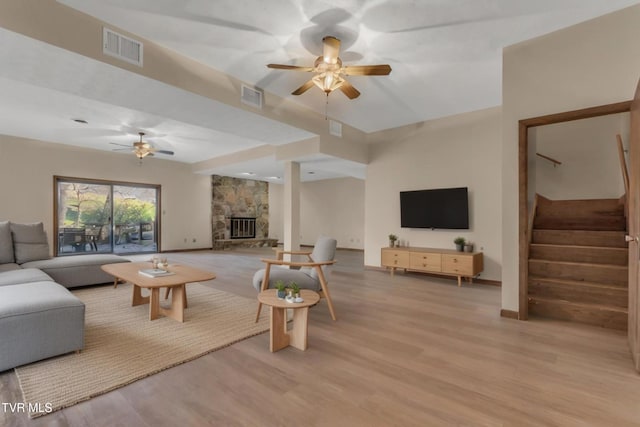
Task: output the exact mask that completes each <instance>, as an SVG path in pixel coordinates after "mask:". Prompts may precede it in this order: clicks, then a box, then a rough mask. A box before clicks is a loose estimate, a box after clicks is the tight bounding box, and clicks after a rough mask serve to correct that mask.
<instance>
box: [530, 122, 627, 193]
mask: <svg viewBox="0 0 640 427" xmlns="http://www.w3.org/2000/svg"><path fill="white" fill-rule="evenodd" d="M529 132H530V141H531V140H534V141H535V144H533V145H535V146H536V148H537V152H538V153H540V154H544V155H546V156H549V157H552V158H554V159H556V160H558V161H561V162H562V164H561V165H557V166H555V167H554V164H553V163H551V162H550V161H548V160H545V159H543V158H541V157H539V156H535V154H534V156H535V157H533V160H534V161H533V162H532V163H533V168H534V170H531V171H530V175H529V177H530V179H529V182H530V183H533V185H532V187H533V188H532V190H535V191H536V192H537V193H539V194H541V195H543V196H544V197H547V198H550V199H553V200H563V199H564V200H570V199H607V198H611V199H613V198H618V197H620V196H622V195H623V194H624V183H623V182H622V173H621V170H620V160H619V158H618V148H617V144H616V138H615V135H616V134H620V135H622V136H623V141H625V142H626V141H628V139H629V113H622V114H613V115H609V116H602V117H594V118H591V119H584V120H576V121H573V122H565V123H556V124H553V125H547V126H538V127H535V128H531V129H530V130H529ZM530 164H531V163H530ZM532 175H534V178H535V179H531V177H532Z"/></svg>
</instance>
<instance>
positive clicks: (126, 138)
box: [0, 0, 640, 180]
mask: <svg viewBox="0 0 640 427" xmlns="http://www.w3.org/2000/svg"><path fill="white" fill-rule="evenodd" d="M59 2H60V3H62V4H65V5H68V6H71V7H73V8H76V9H78V10H80V11H82V12H85V13H87V14H90V15H93V16H95V17H97V18H98V19H101V20H103V21H106V22H108V23H110V24H112V25H114V26H117V27H120V28H123V29H125V30H127V31H129V32H131V33H133V34H138V35H140V36H142V37H145V38H147V39H149V40H152V41H154V42H155V43H158V44H160V45H163V46H165V47H168V48H170V49H173V50H175V51H178V52H180V53H181V54H183V55H186V56H189V57H191V58H194V59H196V60H198V61H200V62H202V63H204V64H207V65H209V66H211V67H213V68H216V69H218V70H220V71H223V72H225V73H227V74H230V75H233V76H235V77H237V78H238V79H240V80H242V81H245V82H247V83H249V84H252V85H255V86H257V87H260V88H262V89H264V90H265V91H267V92H271V93H274V94H277V95H279V96H281V97H285V98H290V99H293V100H295V101H296V102H299V103H301V104H302V105H305V106H307V107H310V108H312V109H314V110H316V111H318V112H320V113H322V114H324V111H325V97H324V95H323V93H322V92H320V91H319V90H318V89H316V88H312V89H311V90H309V91H308V92H306V93H305V94H303V95H302V96H299V97H294V96H292V95H290V92H291V91H292V90H294V89H295V88H297V87H298V86H300V85H301V84H302V83H304V82H305V81H306V80H307V79H308V78H309V75H308V74H307V73H296V72H290V71H280V70H271V69H267V68H266V64H267V63H283V64H296V65H311V64H312V62H313V60H314V58H315V57H316V56H317V55H319V54H320V52H321V39H322V37H323V36H325V35H334V36H337V37H338V38H340V39H341V40H342V52H341V57H342V59H343V61H344V62H345V63H346V64H379V63H388V64H390V65H391V67H392V69H393V71H392V73H391V75H390V76H370V77H365V76H355V77H350V78H349V80H350V81H351V83H352V84H353V85H354V86H355V87H356V88H357V89H359V90H360V91H361V92H362V95H361V96H360V97H359V98H358V99H356V100H352V101H350V100H348V99H347V98H346V97H344V96H343V95H342V94H341V93H334V94H332V95H331V96H330V97H329V107H328V114H329V116H331V117H333V118H335V119H336V120H339V121H341V122H344V123H347V124H349V125H351V126H353V127H356V128H358V129H361V130H363V131H365V132H373V131H377V130H381V129H387V128H392V127H397V126H401V125H405V124H409V123H415V122H419V121H424V120H428V119H432V118H437V117H442V116H446V115H450V114H457V113H462V112H465V111H472V110H476V109H481V108H487V107H492V106H497V105H499V104H500V102H501V67H502V65H501V52H502V48H503V47H504V46H506V45H509V44H513V43H516V42H519V41H522V40H526V39H529V38H532V37H535V36H539V35H542V34H545V33H548V32H550V31H553V30H556V29H559V28H563V27H566V26H569V25H572V24H575V23H577V22H581V21H584V20H586V19H590V18H593V17H596V16H599V15H602V14H604V13H607V12H610V11H614V10H617V9H620V8H623V7H626V6H629V5H633V4H637V3H640V1H637V0H635V1H632V0H608V1H602V0H536V1H532V0H422V1H408V0H371V1H368V0H325V1H318V0H299V1H295V0H269V1H264V0H216V1H211V0H191V1H179V0H173V1H172V0H59ZM0 57H2V58H3V64H2V67H0V93H2V96H1V97H0V133H4V134H9V135H17V136H24V137H28V138H35V139H41V140H45V141H52V142H61V143H66V144H73V145H82V146H87V147H91V148H96V149H102V150H110V149H112V148H113V147H114V146H112V145H110V144H109V143H110V142H115V143H122V144H129V143H131V142H132V140H133V139H135V137H136V135H135V134H136V133H137V132H138V131H140V130H141V131H145V132H147V133H149V134H151V135H150V137H149V138H148V139H149V140H151V141H153V142H154V143H155V144H156V145H157V146H158V148H161V149H167V150H173V151H175V153H176V154H175V156H174V157H173V159H174V160H178V161H183V162H187V163H193V162H196V161H199V160H204V159H207V158H213V157H217V156H221V155H225V154H229V153H231V152H234V151H239V150H244V149H248V148H252V147H256V146H259V145H262V144H286V143H289V142H294V141H300V140H305V139H308V138H310V137H312V136H313V134H312V133H310V132H308V131H305V130H302V129H298V128H295V127H292V126H289V125H286V124H283V123H279V122H276V121H274V120H270V119H266V118H264V117H262V116H259V115H256V114H251V113H249V112H247V111H245V110H240V109H237V108H233V107H230V106H227V105H224V104H222V103H220V102H216V101H214V100H211V99H209V98H204V97H202V96H198V95H195V94H192V93H188V92H186V91H183V90H180V89H177V88H175V87H171V86H168V85H166V84H163V83H160V82H158V81H154V80H152V79H148V78H145V77H142V76H140V75H137V74H134V73H129V72H127V71H124V70H123V69H120V68H117V67H113V66H110V65H108V64H104V63H101V62H99V61H95V60H91V59H88V58H84V57H81V56H80V55H77V54H74V53H72V52H69V51H66V50H63V49H59V48H56V47H54V46H51V45H48V44H45V43H42V42H38V41H36V40H33V39H29V38H27V37H24V36H21V35H18V34H15V33H12V32H9V31H7V30H4V29H0ZM43 64H46V66H43ZM167 99H171V100H172V102H171V103H167V102H166V100H167ZM71 118H83V119H85V120H87V121H88V122H89V124H88V125H81V124H78V123H75V122H73V121H71V120H70V119H71ZM127 155H130V154H128V153H127ZM158 157H160V155H159V156H158ZM303 161H304V162H307V163H308V165H307V166H303V171H304V170H305V168H309V170H311V169H315V171H316V172H317V173H315V174H306V173H305V174H303V175H306V176H303V179H304V180H312V179H320V178H327V177H336V176H357V177H360V178H363V177H364V167H363V166H361V165H360V166H358V165H354V164H353V162H346V161H342V160H340V159H326V158H323V156H317V157H314V158H309V159H303ZM248 168H253V169H254V170H255V171H260V176H259V177H258V178H262V179H266V178H267V177H269V176H282V165H281V164H278V162H276V161H275V160H274V159H273V158H270V157H265V158H264V159H262V161H257V160H253V161H252V162H250V164H236V165H228V166H227V167H225V168H224V169H223V168H220V171H216V173H221V174H222V173H224V174H228V175H231V176H241V175H240V173H241V172H252V171H249V170H247V169H248ZM254 173H256V174H257V172H254Z"/></svg>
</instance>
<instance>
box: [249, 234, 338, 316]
mask: <svg viewBox="0 0 640 427" xmlns="http://www.w3.org/2000/svg"><path fill="white" fill-rule="evenodd" d="M336 245H337V241H336V239H332V238H330V237H319V238H318V240H317V241H316V245H315V246H314V248H313V252H306V251H277V257H276V259H262V260H261V261H262V262H264V263H265V264H266V267H265V268H264V269H262V270H258V271H257V272H256V273H255V274H254V276H253V287H254V288H256V290H257V291H263V290H265V289H268V288H272V287H275V283H276V282H277V281H278V280H281V281H283V282H284V283H285V284H288V283H290V282H296V284H297V285H298V286H299V287H300V288H301V289H310V290H312V291H316V292H318V293H319V294H320V297H321V298H326V299H327V305H328V306H329V313H330V314H331V318H332V319H333V320H336V315H335V312H334V309H333V302H332V301H331V295H330V294H329V287H328V284H327V281H328V280H327V278H328V275H329V272H330V267H331V265H333V264H334V263H335V262H336V261H335V260H334V257H335V254H336ZM285 254H290V255H293V256H296V255H304V256H307V258H308V259H307V260H306V261H302V262H297V261H285V260H284V259H283V257H284V255H285ZM271 266H276V268H271ZM278 267H281V268H278ZM282 267H299V270H294V269H289V268H282ZM261 309H262V303H258V313H257V314H256V322H257V321H258V319H259V318H260V310H261Z"/></svg>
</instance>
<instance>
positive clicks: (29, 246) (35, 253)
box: [11, 222, 49, 264]
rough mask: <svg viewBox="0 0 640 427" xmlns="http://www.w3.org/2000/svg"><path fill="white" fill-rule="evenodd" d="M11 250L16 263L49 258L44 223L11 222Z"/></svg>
mask: <svg viewBox="0 0 640 427" xmlns="http://www.w3.org/2000/svg"><path fill="white" fill-rule="evenodd" d="M11 234H12V236H13V250H14V253H15V257H16V262H17V263H18V264H23V263H25V262H29V261H37V260H41V259H49V243H48V242H47V233H45V231H44V225H43V224H42V223H41V222H38V223H34V224H16V223H15V222H12V223H11Z"/></svg>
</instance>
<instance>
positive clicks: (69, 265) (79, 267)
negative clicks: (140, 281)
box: [22, 254, 130, 288]
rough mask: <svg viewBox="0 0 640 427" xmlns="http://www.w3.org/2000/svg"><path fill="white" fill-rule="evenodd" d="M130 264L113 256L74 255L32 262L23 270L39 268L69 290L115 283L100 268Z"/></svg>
mask: <svg viewBox="0 0 640 427" xmlns="http://www.w3.org/2000/svg"><path fill="white" fill-rule="evenodd" d="M118 262H130V261H129V260H128V259H126V258H122V257H120V256H118V255H111V254H90V255H73V256H63V257H56V258H49V259H45V260H39V261H31V262H27V263H24V264H22V268H38V269H40V270H42V271H44V272H45V273H47V274H48V275H49V276H51V277H52V278H53V280H55V281H56V282H58V283H60V284H61V285H63V286H65V287H67V288H74V287H76V286H87V285H98V284H101V283H113V280H114V279H113V276H111V275H110V274H107V273H105V272H104V271H103V270H102V269H101V268H100V267H101V266H102V265H104V264H114V263H118Z"/></svg>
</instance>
